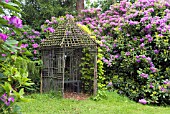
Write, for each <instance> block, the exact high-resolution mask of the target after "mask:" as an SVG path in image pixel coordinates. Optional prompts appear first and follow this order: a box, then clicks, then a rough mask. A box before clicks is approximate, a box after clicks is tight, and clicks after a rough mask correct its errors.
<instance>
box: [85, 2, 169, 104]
mask: <svg viewBox="0 0 170 114" xmlns="http://www.w3.org/2000/svg"><path fill="white" fill-rule="evenodd" d="M169 9H170V4H169V2H168V1H159V0H138V1H136V2H135V3H133V4H131V3H130V2H127V1H126V0H124V1H121V2H120V4H116V5H113V6H111V9H110V10H108V11H106V12H104V13H102V14H101V13H100V12H98V13H94V12H92V11H91V12H88V11H86V12H87V13H90V14H88V15H87V14H85V17H83V20H82V23H83V24H85V25H88V26H89V27H90V28H91V29H93V30H94V32H95V33H96V35H97V37H98V38H99V39H100V40H101V42H102V43H101V44H100V46H101V47H102V48H103V50H105V52H106V53H105V57H103V61H104V62H105V63H106V65H107V66H108V67H109V69H110V70H107V73H109V74H110V77H111V74H112V75H113V85H114V87H115V89H118V90H119V91H118V92H119V93H121V94H124V95H127V96H128V97H129V98H131V99H133V100H135V101H138V102H140V103H142V104H146V103H148V104H158V105H160V104H170V102H169V101H170V97H169V96H170V95H169V93H170V92H169V91H170V90H169V89H170V88H169V81H170V78H169V75H170V64H169V63H170V58H169V56H170V45H169V44H170V41H169V37H170V26H169V23H170V10H169ZM83 12H84V11H83ZM98 17H99V18H98Z"/></svg>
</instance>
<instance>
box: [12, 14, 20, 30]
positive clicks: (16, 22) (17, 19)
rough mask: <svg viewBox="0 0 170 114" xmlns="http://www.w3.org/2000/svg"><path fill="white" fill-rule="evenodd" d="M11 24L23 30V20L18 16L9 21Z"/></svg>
mask: <svg viewBox="0 0 170 114" xmlns="http://www.w3.org/2000/svg"><path fill="white" fill-rule="evenodd" d="M9 24H12V25H14V26H15V27H16V28H22V20H21V19H20V18H18V17H16V16H12V17H11V18H10V19H9Z"/></svg>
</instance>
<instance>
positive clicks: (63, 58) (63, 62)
mask: <svg viewBox="0 0 170 114" xmlns="http://www.w3.org/2000/svg"><path fill="white" fill-rule="evenodd" d="M62 64H63V69H62V70H63V71H62V72H63V80H62V81H63V83H62V97H64V75H65V47H63V57H62Z"/></svg>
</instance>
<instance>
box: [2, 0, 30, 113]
mask: <svg viewBox="0 0 170 114" xmlns="http://www.w3.org/2000/svg"><path fill="white" fill-rule="evenodd" d="M0 14H1V15H0V113H3V114H9V113H15V114H16V113H19V112H20V111H19V107H18V106H17V105H16V102H20V101H25V100H26V99H24V98H23V94H24V88H25V87H28V86H29V87H30V86H31V85H32V84H33V83H31V81H30V79H29V78H28V69H27V64H28V63H30V62H31V61H30V60H29V59H28V58H27V57H26V56H27V53H29V51H28V50H27V49H22V45H23V44H22V43H23V42H22V41H17V38H20V37H22V36H21V32H22V29H21V28H22V27H23V25H22V20H21V19H20V18H19V15H20V3H19V2H18V1H17V0H13V1H9V0H3V1H0ZM10 14H12V16H9V15H10Z"/></svg>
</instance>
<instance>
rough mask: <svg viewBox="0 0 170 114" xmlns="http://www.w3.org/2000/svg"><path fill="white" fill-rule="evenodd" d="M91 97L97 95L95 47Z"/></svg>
mask: <svg viewBox="0 0 170 114" xmlns="http://www.w3.org/2000/svg"><path fill="white" fill-rule="evenodd" d="M93 95H94V96H96V95H97V46H96V52H95V55H94V85H93Z"/></svg>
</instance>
